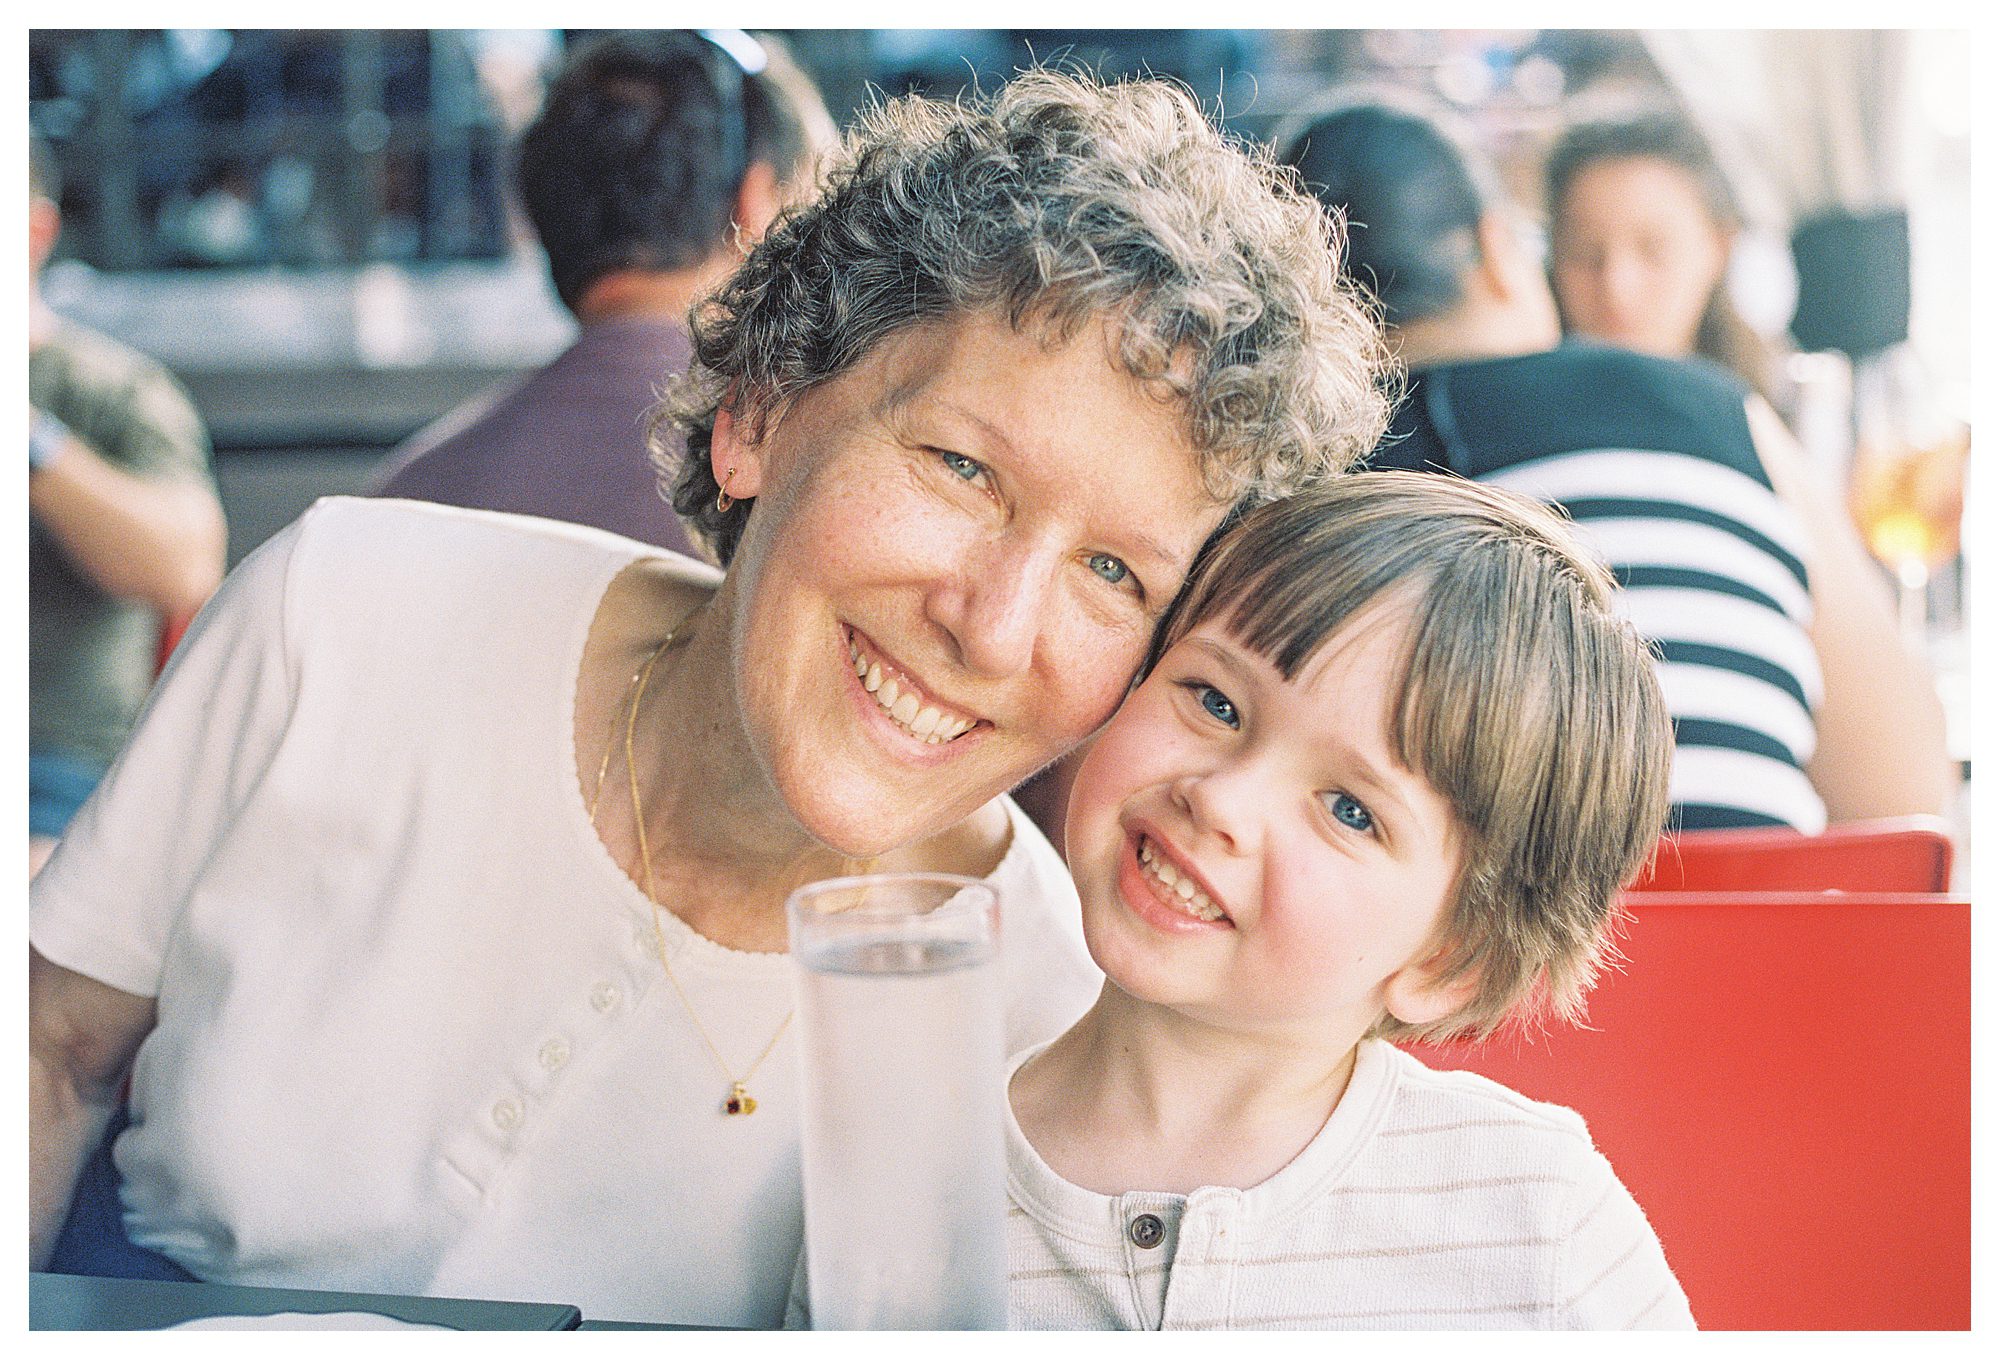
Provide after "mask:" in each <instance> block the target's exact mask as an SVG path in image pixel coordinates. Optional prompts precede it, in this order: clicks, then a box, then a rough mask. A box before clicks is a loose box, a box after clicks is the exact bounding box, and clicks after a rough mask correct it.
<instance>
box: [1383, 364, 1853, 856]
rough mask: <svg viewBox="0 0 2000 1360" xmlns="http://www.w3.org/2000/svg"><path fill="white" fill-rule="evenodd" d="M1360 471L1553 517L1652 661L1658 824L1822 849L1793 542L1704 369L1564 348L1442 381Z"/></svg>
mask: <svg viewBox="0 0 2000 1360" xmlns="http://www.w3.org/2000/svg"><path fill="white" fill-rule="evenodd" d="M1411 388H1412V390H1411V393H1410V396H1409V399H1408V400H1407V401H1405V402H1404V403H1403V405H1402V407H1401V409H1400V410H1398V412H1397V414H1396V417H1395V420H1394V422H1393V424H1392V428H1391V433H1390V435H1389V437H1388V438H1387V439H1386V440H1385V441H1384V443H1383V445H1382V447H1381V448H1380V449H1379V450H1378V451H1377V452H1376V455H1375V457H1374V458H1373V459H1372V460H1371V465H1372V466H1374V467H1378V468H1387V467H1396V468H1413V469H1419V470H1426V471H1451V472H1456V473H1459V474H1460V475H1462V476H1467V477H1471V478H1474V479H1476V480H1478V481H1482V482H1488V483H1491V484H1492V485H1495V486H1503V487H1506V488H1508V489H1510V490H1513V491H1518V492H1521V493H1522V494H1524V495H1529V496H1534V497H1536V498H1537V499H1540V500H1542V501H1546V502H1549V503H1551V504H1554V505H1558V506H1561V507H1562V508H1563V509H1564V510H1566V511H1567V512H1568V513H1569V515H1570V516H1571V518H1572V519H1573V520H1574V521H1575V524H1576V528H1577V531H1578V536H1579V537H1580V538H1581V539H1583V540H1584V542H1585V543H1586V544H1587V545H1588V546H1589V547H1590V548H1591V549H1593V550H1594V551H1595V552H1596V553H1597V554H1598V556H1599V557H1601V558H1602V559H1603V560H1604V561H1605V562H1606V563H1607V564H1608V565H1609V566H1610V567H1611V569H1612V571H1613V573H1614V574H1615V575H1616V576H1617V578H1618V580H1619V582H1620V584H1621V585H1623V586H1624V587H1625V590H1624V591H1623V593H1622V598H1621V607H1622V608H1623V610H1624V612H1625V614H1626V616H1627V617H1628V618H1630V619H1631V620H1632V623H1633V626H1634V627H1636V628H1637V629H1638V630H1639V632H1640V633H1641V634H1642V635H1643V636H1644V637H1646V638H1647V639H1648V640H1649V641H1651V642H1653V643H1654V644H1655V645H1656V646H1657V648H1658V649H1659V653H1660V656H1661V664H1660V685H1661V688H1662V690H1663V691H1664V692H1665V695H1666V700H1667V707H1668V710H1669V711H1670V712H1671V713H1672V715H1673V719H1674V740H1675V752H1674V767H1673V781H1672V796H1673V805H1674V806H1673V816H1674V824H1675V826H1676V827H1677V828H1679V829H1681V830H1689V831H1692V830H1697V829H1702V828H1710V827H1746V826H1790V827H1796V828H1797V829H1799V830H1801V831H1808V832H1811V831H1819V830H1821V829H1823V828H1824V827H1825V825H1826V807H1825V804H1824V803H1823V802H1822V801H1821V800H1820V797H1819V795H1818V794H1817V793H1816V792H1815V791H1814V790H1813V787H1812V785H1811V783H1810V782H1809V781H1808V780H1807V778H1806V775H1805V769H1804V767H1805V764H1806V762H1807V761H1808V760H1809V759H1811V757H1812V753H1813V747H1814V743H1815V729H1814V721H1813V714H1814V712H1815V711H1816V710H1817V708H1818V707H1819V701H1820V692H1821V691H1820V685H1821V681H1820V670H1819V662H1818V658H1817V656H1816V654H1815V653H1814V651H1813V647H1812V642H1811V639H1810V638H1809V636H1808V635H1807V631H1806V630H1807V627H1808V625H1809V624H1810V622H1811V618H1812V600H1811V596H1810V594H1809V592H1808V588H1807V579H1806V565H1805V557H1806V546H1805V544H1806V536H1805V530H1804V527H1803V525H1802V524H1801V523H1800V521H1799V519H1798V517H1797V516H1796V515H1794V514H1793V513H1792V511H1791V510H1790V509H1789V508H1788V507H1786V506H1785V505H1784V504H1783V503H1782V502H1780V501H1779V500H1778V498H1777V496H1776V495H1775V494H1774V493H1773V491H1772V490H1771V483H1770V479H1769V477H1768V476H1767V475H1766V474H1765V472H1764V469H1763V466H1762V464H1761V463H1760V462H1759V460H1758V458H1757V453H1756V447H1755V445H1754V443H1753V442H1752V439H1751V435H1750V427H1749V422H1748V420H1747V418H1746V417H1745V415H1744V410H1743V401H1744V396H1745V390H1744V389H1743V387H1742V386H1741V385H1740V384H1738V383H1737V382H1736V381H1735V379H1733V378H1731V377H1729V376H1728V375H1726V374H1725V373H1724V372H1723V371H1722V370H1721V369H1719V368H1716V367H1715V366H1713V365H1710V364H1707V363H1703V362H1690V363H1681V362H1676V361H1672V360H1666V359H1655V358H1651V357H1648V356H1644V355H1639V354H1633V353H1629V352H1627V351H1624V350H1617V349H1611V348H1608V347H1605V346H1602V345H1595V344H1589V343H1584V342H1577V341H1572V342H1568V343H1565V344H1563V345H1562V346H1561V347H1559V348H1557V349H1554V350H1550V351H1548V352H1546V353H1542V354H1530V355H1522V356H1517V357H1510V358H1504V359H1487V360H1478V361H1474V362H1469V363H1459V364H1445V365H1439V366H1437V367H1432V368H1426V369H1422V370H1419V371H1418V372H1416V373H1415V374H1413V375H1412V384H1411Z"/></svg>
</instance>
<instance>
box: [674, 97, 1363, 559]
mask: <svg viewBox="0 0 2000 1360" xmlns="http://www.w3.org/2000/svg"><path fill="white" fill-rule="evenodd" d="M1339 230H1340V228H1339V226H1338V224H1337V223H1335V222H1334V221H1332V220H1331V219H1330V218H1329V217H1328V216H1327V214H1326V213H1325V212H1324V211H1323V210H1322V209H1321V208H1320V206H1319V204H1318V202H1317V200H1315V199H1313V198H1312V197H1311V196H1309V195H1307V194H1306V193H1304V192H1303V191H1302V190H1301V189H1300V188H1299V187H1298V184H1297V181H1296V177H1295V176H1293V175H1292V173H1291V172H1290V171H1288V170H1285V169H1281V168H1280V167H1278V166H1276V165H1275V164H1274V163H1273V162H1272V159H1271V157H1270V155H1269V153H1268V151H1266V150H1265V149H1264V148H1262V147H1257V146H1253V145H1249V144H1244V143H1239V142H1236V141H1234V140H1232V139H1230V138H1226V137H1225V136H1224V135H1223V134H1222V133H1220V132H1218V131H1217V130H1216V129H1215V128H1214V127H1213V126H1212V125H1211V124H1210V123H1209V122H1208V120H1207V119H1206V118H1205V117H1204V116H1203V114H1202V111H1201V108H1200V106H1199V105H1198V104H1197V103H1196V102H1195V100H1194V99H1193V97H1192V96H1191V95H1189V93H1188V92H1187V91H1186V90H1185V89H1184V88H1182V87H1180V86H1177V85H1173V84H1169V83H1167V82H1165V81H1159V80H1137V81H1127V82H1120V83H1117V84H1105V83H1101V82H1098V81H1096V80H1094V79H1091V78H1088V77H1079V76H1075V75H1070V74H1066V73H1061V72H1055V71H1049V70H1033V71H1028V72H1024V73H1022V74H1021V75H1019V76H1017V77H1016V78H1015V79H1014V80H1013V81H1011V82H1010V83H1008V84H1007V85H1005V86H1003V87H1002V88H1001V89H999V90H998V91H996V92H994V93H992V94H990V95H983V96H979V97H976V98H971V99H966V100H962V101H959V102H953V103H946V102H942V101H939V100H934V99H926V98H922V97H919V96H907V97H904V98H900V99H895V100H892V101H888V102H886V103H880V104H877V105H875V106H874V107H872V108H869V109H867V110H865V111H864V112H863V113H862V114H861V115H860V116H859V117H858V119H857V121H856V123H855V126H854V127H853V128H852V129H851V130H850V131H849V132H848V134H847V136H846V138H845V140H844V142H843V145H842V147H841V151H840V154H839V155H838V157H837V158H836V159H835V161H834V163H833V164H832V165H831V166H830V167H829V170H828V173H827V178H826V187H825V191H824V193H823V194H822V195H821V196H820V197H819V198H818V199H816V200H815V201H813V202H811V203H809V204H807V205H805V206H803V207H801V208H799V209H798V210H796V211H794V212H793V213H791V214H790V215H788V216H787V217H785V218H784V219H783V220H782V221H781V222H779V223H778V224H777V225H776V226H775V227H774V228H773V229H772V230H771V231H770V232H769V233H768V234H767V235H766V236H765V238H764V239H763V241H761V242H760V243H759V244H758V245H757V246H756V247H755V248H754V249H752V250H751V252H750V253H749V256H748V258H746V259H745V260H744V262H743V264H742V265H741V266H740V267H739V268H738V269H737V270H736V272H735V273H734V274H733V275H731V277H730V278H729V279H728V281H727V282H725V283H724V284H723V285H722V286H721V287H720V288H719V289H718V290H717V291H716V292H715V293H714V294H712V295H711V296H709V297H708V298H706V299H704V300H703V301H702V302H700V303H698V304H697V305H696V307H695V308H694V310H693V312H692V314H691V316H690V318H689V324H690V328H691V329H692V331H693V336H694V362H693V365H692V367H691V369H690V371H689V372H688V373H687V374H686V375H685V376H684V377H682V378H680V379H678V380H677V381H676V382H674V383H673V384H671V385H670V386H669V388H668V390H667V393H666V396H665V397H664V398H663V400H662V401H661V402H660V404H659V405H658V406H657V407H655V409H654V412H653V414H652V418H651V423H650V424H651V427H650V430H649V432H648V443H649V447H650V448H651V450H652V456H653V460H654V462H655V464H656V466H658V468H659V469H660V474H661V481H662V484H663V485H664V486H666V487H668V488H669V499H670V500H671V501H672V502H673V506H674V509H675V510H676V511H678V512H679V514H680V515H681V517H682V519H683V520H685V521H686V522H687V524H688V525H689V527H690V528H691V529H692V530H694V531H695V533H696V534H697V535H698V536H699V537H700V538H701V539H702V540H703V541H704V542H705V543H706V544H707V545H708V547H709V548H710V550H711V551H713V552H714V554H715V555H716V557H717V559H718V560H719V561H722V562H724V563H727V562H728V561H729V559H730V557H731V555H732V554H733V553H734V551H735V547H736V543H737V540H738V539H739V538H740V537H741V535H742V532H743V524H744V521H745V519H746V518H747V517H748V515H749V505H748V504H747V503H742V502H739V503H737V504H735V505H733V506H731V507H730V508H729V509H728V510H726V511H718V510H717V508H716V493H717V491H718V489H719V488H718V487H717V485H716V480H715V475H714V471H713V469H712V468H711V466H710V460H709V442H710V437H711V435H712V433H713V430H714V425H715V416H716V412H717V410H718V409H719V408H720V407H721V406H722V405H723V403H724V401H725V399H726V400H727V401H728V403H729V406H730V410H731V413H732V415H733V416H734V417H735V418H736V419H737V420H739V421H742V422H744V424H745V428H746V433H747V434H748V435H749V437H751V438H753V439H755V438H758V437H760V436H761V431H762V428H763V425H764V422H765V420H766V419H767V418H768V417H769V416H771V415H772V414H773V413H775V412H777V411H779V410H780V409H781V408H782V407H783V406H784V404H785V403H787V402H789V401H791V400H792V399H794V398H796V397H797V396H799V395H800V394H801V393H803V392H805V391H807V390H809V389H810V388H812V387H814V386H816V385H817V384H819V383H823V382H826V381H827V380H828V379H831V378H833V377H836V376H838V375H839V374H840V373H842V372H844V371H845V370H846V369H848V368H849V367H851V366H852V365H854V364H855V363H856V362H858V361H859V360H860V359H861V358H862V357H863V356H864V355H866V354H867V353H868V352H869V351H870V350H872V349H873V348H874V347H875V346H876V345H878V344H880V343H881V342H882V341H883V340H885V339H887V338H888V337H889V336H891V335H893V334H895V333H896V332H898V331H900V330H902V329H903V328H905V327H908V326H911V325H913V324H917V323H920V322H925V321H931V320H937V319H942V318H947V317H951V316H956V315H962V314H969V313H978V312H984V313H989V314H995V315H1004V316H1005V317H1006V318H1007V319H1008V321H1009V322H1010V323H1011V324H1012V325H1013V326H1014V327H1015V328H1016V329H1017V330H1018V329H1021V328H1022V327H1024V326H1026V325H1028V324H1031V323H1032V324H1036V325H1039V326H1041V327H1044V328H1045V329H1046V333H1047V334H1048V336H1049V337H1050V338H1051V339H1052V340H1065V339H1067V338H1068V337H1069V336H1071V335H1073V334H1074V333H1075V332H1076V331H1077V329H1078V328H1079V327H1081V326H1082V325H1083V324H1084V323H1085V322H1086V321H1088V320H1090V319H1092V318H1095V317H1106V318H1108V319H1110V321H1111V322H1112V325H1113V327H1114V332H1113V333H1114V335H1115V336H1116V338H1117V345H1118V354H1119V359H1120V362H1121V363H1122V364H1123V366H1124V367H1125V369H1126V370H1127V371H1128V372H1130V373H1131V374H1132V376H1133V377H1134V378H1136V379H1138V380H1140V381H1141V382H1144V383H1147V384H1148V385H1157V386H1159V387H1162V388H1164V389H1165V390H1167V391H1169V392H1171V393H1172V394H1173V396H1174V397H1175V398H1177V399H1178V400H1179V401H1180V402H1181V403H1182V405H1183V407H1184V409H1185V411H1186V416H1187V428H1188V434H1189V436H1190V441H1191V442H1192V444H1193V445H1194V447H1195V449H1196V450H1197V451H1198V452H1199V454H1200V456H1201V460H1202V475H1203V478H1204V481H1205V483H1206V485H1207V487H1208V489H1209V491H1210V492H1211V494H1213V495H1215V496H1216V497H1217V498H1218V499H1219V500H1222V501H1225V502H1229V503H1234V504H1252V503H1255V502H1258V501H1262V500H1268V499H1270V498H1272V497H1275V496H1279V495H1283V494H1285V493H1286V492H1289V491H1293V490H1296V489H1298V488H1299V487H1301V486H1303V485H1305V484H1307V483H1308V482H1310V481H1312V480H1313V479H1314V478H1316V477H1318V476H1321V475H1325V474H1328V473H1333V472H1340V471H1344V470H1345V469H1346V468H1347V467H1348V466H1350V465H1351V464H1352V463H1354V462H1355V461H1356V460H1357V459H1359V458H1361V457H1363V456H1364V455H1366V454H1367V453H1369V452H1370V451H1371V450H1372V449H1373V448H1374V446H1375V441H1376V439H1377V438H1378V437H1379V436H1380V434H1381V432H1382V429H1383V426H1384V424H1385V423H1386V421H1387V418H1388V411H1389V404H1390V397H1391V390H1390V389H1391V388H1392V386H1393V372H1394V370H1393V366H1392V364H1391V362H1390V361H1389V359H1388V356H1387V353H1386V351H1385V349H1384V348H1383V344H1382V340H1381V332H1380V328H1379V326H1378V325H1377V322H1376V317H1375V315H1374V312H1373V311H1372V309H1371V305H1370V304H1369V303H1368V302H1367V301H1365V299H1364V295H1363V294H1361V293H1360V292H1359V291H1358V290H1355V289H1352V288H1351V287H1350V286H1349V285H1348V284H1347V283H1346V282H1345V281H1344V280H1342V279H1341V278H1340V276H1339V272H1338V266H1337V261H1338V260H1339V258H1340V252H1339V249H1338V237H1337V233H1338V232H1339ZM676 434H678V435H679V436H680V437H679V438H676V437H675V435H676Z"/></svg>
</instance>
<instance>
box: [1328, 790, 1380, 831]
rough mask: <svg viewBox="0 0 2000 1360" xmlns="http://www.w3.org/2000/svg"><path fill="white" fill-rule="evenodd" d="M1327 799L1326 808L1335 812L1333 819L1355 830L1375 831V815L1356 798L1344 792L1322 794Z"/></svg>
mask: <svg viewBox="0 0 2000 1360" xmlns="http://www.w3.org/2000/svg"><path fill="white" fill-rule="evenodd" d="M1320 796H1321V797H1323V798H1325V799H1326V810H1327V811H1328V812H1330V813H1332V814H1333V820H1335V821H1336V822H1339V823H1340V824H1341V825H1342V826H1344V827H1349V828H1351V829H1352V830H1355V831H1373V830H1374V829H1375V815H1374V814H1373V813H1371V812H1370V811H1369V810H1368V809H1367V808H1365V807H1363V806H1361V804H1360V803H1359V802H1358V801H1356V800H1355V799H1354V798H1352V797H1350V796H1349V795H1347V794H1344V793H1328V794H1322V795H1320Z"/></svg>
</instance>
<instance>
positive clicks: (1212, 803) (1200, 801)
mask: <svg viewBox="0 0 2000 1360" xmlns="http://www.w3.org/2000/svg"><path fill="white" fill-rule="evenodd" d="M1245 774H1246V772H1245V771H1243V770H1241V769H1239V768H1238V767H1236V766H1234V765H1229V766H1224V767H1223V768H1221V769H1218V770H1205V771H1202V772H1200V773H1197V774H1188V775H1183V776H1182V777H1181V778H1180V779H1179V780H1177V781H1175V783H1174V787H1173V797H1174V801H1175V802H1176V803H1177V804H1179V805H1180V807H1181V810H1182V811H1184V812H1186V813H1187V815H1188V820H1189V821H1190V822H1192V823H1193V824H1194V828H1195V830H1196V832H1198V833H1199V834H1201V835H1202V836H1204V837H1212V838H1213V839H1214V840H1216V841H1218V842H1220V843H1221V845H1222V847H1223V848H1224V849H1225V850H1227V851H1228V852H1229V853H1231V854H1239V855H1240V854H1243V853H1245V852H1247V851H1248V850H1250V849H1251V848H1252V846H1253V845H1254V842H1255V839H1256V837H1255V827H1256V825H1257V817H1258V801H1257V799H1256V796H1255V790H1254V788H1252V787H1251V781H1249V780H1247V779H1245V778H1244V775H1245Z"/></svg>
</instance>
